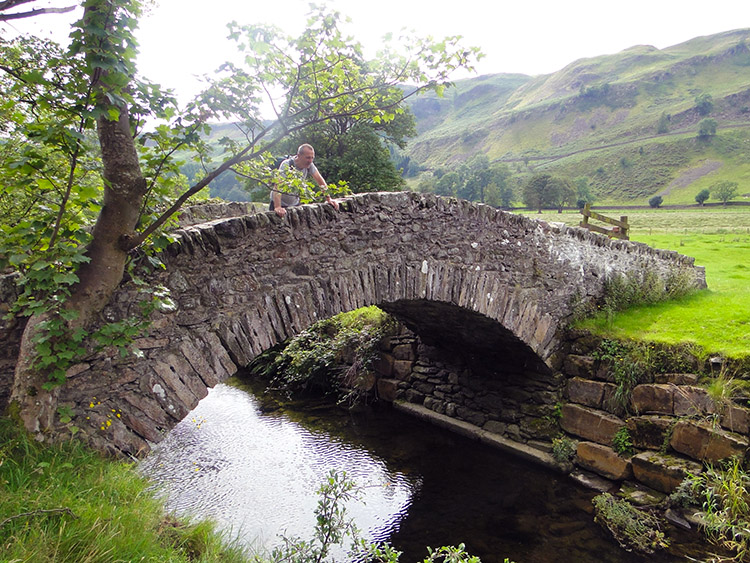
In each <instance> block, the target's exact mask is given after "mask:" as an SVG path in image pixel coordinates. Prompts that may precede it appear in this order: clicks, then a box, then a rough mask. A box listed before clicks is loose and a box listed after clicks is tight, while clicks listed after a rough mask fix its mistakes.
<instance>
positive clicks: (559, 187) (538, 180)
mask: <svg viewBox="0 0 750 563" xmlns="http://www.w3.org/2000/svg"><path fill="white" fill-rule="evenodd" d="M569 186H570V183H569V182H567V180H564V181H563V180H561V179H559V178H555V177H554V176H551V175H550V174H535V175H534V176H532V177H531V179H530V180H529V181H528V182H526V185H525V186H524V187H523V202H524V204H525V205H526V206H527V207H529V208H531V209H537V210H539V213H541V212H542V209H543V208H559V207H560V202H561V201H562V200H564V199H565V200H567V198H568V197H569V196H570V193H566V194H563V193H562V191H563V190H567V188H568V187H569ZM570 192H572V188H571V190H570Z"/></svg>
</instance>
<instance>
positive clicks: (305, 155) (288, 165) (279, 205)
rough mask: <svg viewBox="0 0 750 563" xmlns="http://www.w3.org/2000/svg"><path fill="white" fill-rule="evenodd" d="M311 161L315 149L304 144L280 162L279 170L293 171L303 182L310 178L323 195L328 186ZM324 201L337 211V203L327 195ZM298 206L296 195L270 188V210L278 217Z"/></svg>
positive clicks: (276, 186)
mask: <svg viewBox="0 0 750 563" xmlns="http://www.w3.org/2000/svg"><path fill="white" fill-rule="evenodd" d="M313 160H315V149H313V147H312V145H308V144H307V143H305V144H303V145H300V146H299V148H298V149H297V154H296V155H294V156H292V157H290V158H287V159H286V160H284V161H282V163H281V164H280V165H279V170H280V171H282V172H285V171H287V170H293V171H295V172H296V173H297V174H299V175H300V176H301V178H302V180H303V181H305V180H307V179H308V178H312V179H313V180H315V182H316V183H317V184H318V186H319V187H320V189H321V191H323V193H325V191H326V189H327V188H328V185H327V184H326V181H325V179H324V178H323V176H321V174H320V172H318V168H317V167H316V166H315V164H313ZM326 201H327V202H328V203H329V204H330V205H332V206H333V208H334V209H336V210H337V211H338V208H339V204H338V202H336V201H335V200H333V199H331V196H330V195H328V194H326ZM299 204H300V195H299V194H298V193H290V192H285V191H283V190H281V189H279V185H278V184H275V185H274V187H273V188H271V206H270V209H271V210H272V211H274V212H275V213H276V215H278V216H279V217H283V216H284V215H286V208H287V207H294V206H296V205H299Z"/></svg>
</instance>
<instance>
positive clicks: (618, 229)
mask: <svg viewBox="0 0 750 563" xmlns="http://www.w3.org/2000/svg"><path fill="white" fill-rule="evenodd" d="M581 215H583V221H581V223H580V226H581V227H583V228H584V229H588V230H589V231H594V232H595V233H601V234H603V235H607V236H608V237H614V238H619V239H623V240H630V226H629V225H628V218H627V216H625V215H622V216H620V220H619V221H618V220H617V219H612V218H611V217H606V216H605V215H602V214H601V213H597V212H596V211H591V204H588V203H587V204H586V205H585V206H584V207H583V209H582V210H581ZM589 219H595V220H596V221H601V222H602V223H607V224H608V225H612V226H611V227H599V226H597V225H592V224H591V223H589Z"/></svg>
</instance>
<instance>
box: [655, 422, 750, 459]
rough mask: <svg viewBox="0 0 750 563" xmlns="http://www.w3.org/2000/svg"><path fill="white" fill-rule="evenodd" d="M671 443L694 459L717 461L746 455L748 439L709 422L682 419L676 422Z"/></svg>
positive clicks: (677, 449) (674, 447) (676, 449)
mask: <svg viewBox="0 0 750 563" xmlns="http://www.w3.org/2000/svg"><path fill="white" fill-rule="evenodd" d="M670 445H671V446H672V448H673V449H674V450H675V451H677V452H680V453H682V454H685V455H687V456H690V457H692V458H693V459H697V460H699V461H711V462H715V461H719V460H720V459H725V458H728V457H732V456H736V455H738V456H741V457H744V456H745V453H746V452H747V448H748V440H747V438H745V437H743V436H740V435H739V434H734V433H732V432H727V431H726V430H722V429H721V428H715V427H714V426H712V425H711V424H710V423H707V422H696V421H692V420H680V421H679V422H677V424H675V427H674V431H673V432H672V439H671V441H670Z"/></svg>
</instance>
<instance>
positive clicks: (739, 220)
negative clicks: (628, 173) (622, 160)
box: [528, 207, 750, 358]
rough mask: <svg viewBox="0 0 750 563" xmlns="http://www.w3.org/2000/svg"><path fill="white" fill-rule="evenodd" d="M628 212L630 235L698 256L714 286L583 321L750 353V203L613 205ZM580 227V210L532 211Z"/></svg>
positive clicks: (621, 333)
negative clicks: (686, 207) (670, 207)
mask: <svg viewBox="0 0 750 563" xmlns="http://www.w3.org/2000/svg"><path fill="white" fill-rule="evenodd" d="M602 213H604V214H605V215H607V216H609V217H615V218H619V217H620V215H627V216H628V221H629V223H630V224H631V225H632V227H631V240H635V241H639V242H644V243H646V244H648V245H650V246H653V247H655V248H664V249H668V250H675V251H677V252H679V253H680V254H685V255H687V256H692V257H694V258H695V262H696V264H698V265H700V266H704V267H705V268H706V281H707V283H708V290H707V291H702V292H699V293H697V294H694V295H692V296H689V297H687V298H684V299H680V300H675V301H669V302H665V303H660V304H656V305H651V306H644V307H636V308H633V309H629V310H627V311H624V312H622V313H619V314H617V315H615V316H614V318H610V319H607V318H605V317H603V316H602V317H597V318H594V319H588V320H586V321H584V322H583V323H582V326H583V327H585V328H588V329H590V330H593V331H595V332H597V333H599V334H603V335H605V336H611V337H617V338H630V339H637V340H653V341H657V342H666V343H679V342H691V343H694V344H697V345H699V346H701V347H702V348H703V349H704V350H705V352H706V353H707V354H724V355H727V356H730V357H736V358H742V357H747V356H750V208H731V207H730V208H726V209H724V208H698V207H696V208H694V209H690V210H667V209H649V210H637V211H634V210H622V211H618V210H607V211H602ZM528 215H529V216H530V217H536V218H541V219H543V220H545V221H558V222H564V223H566V224H568V225H577V224H578V222H579V221H580V218H581V215H580V214H579V213H577V212H563V213H562V214H558V213H554V212H551V213H542V214H541V215H540V214H538V213H530V214H528Z"/></svg>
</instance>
